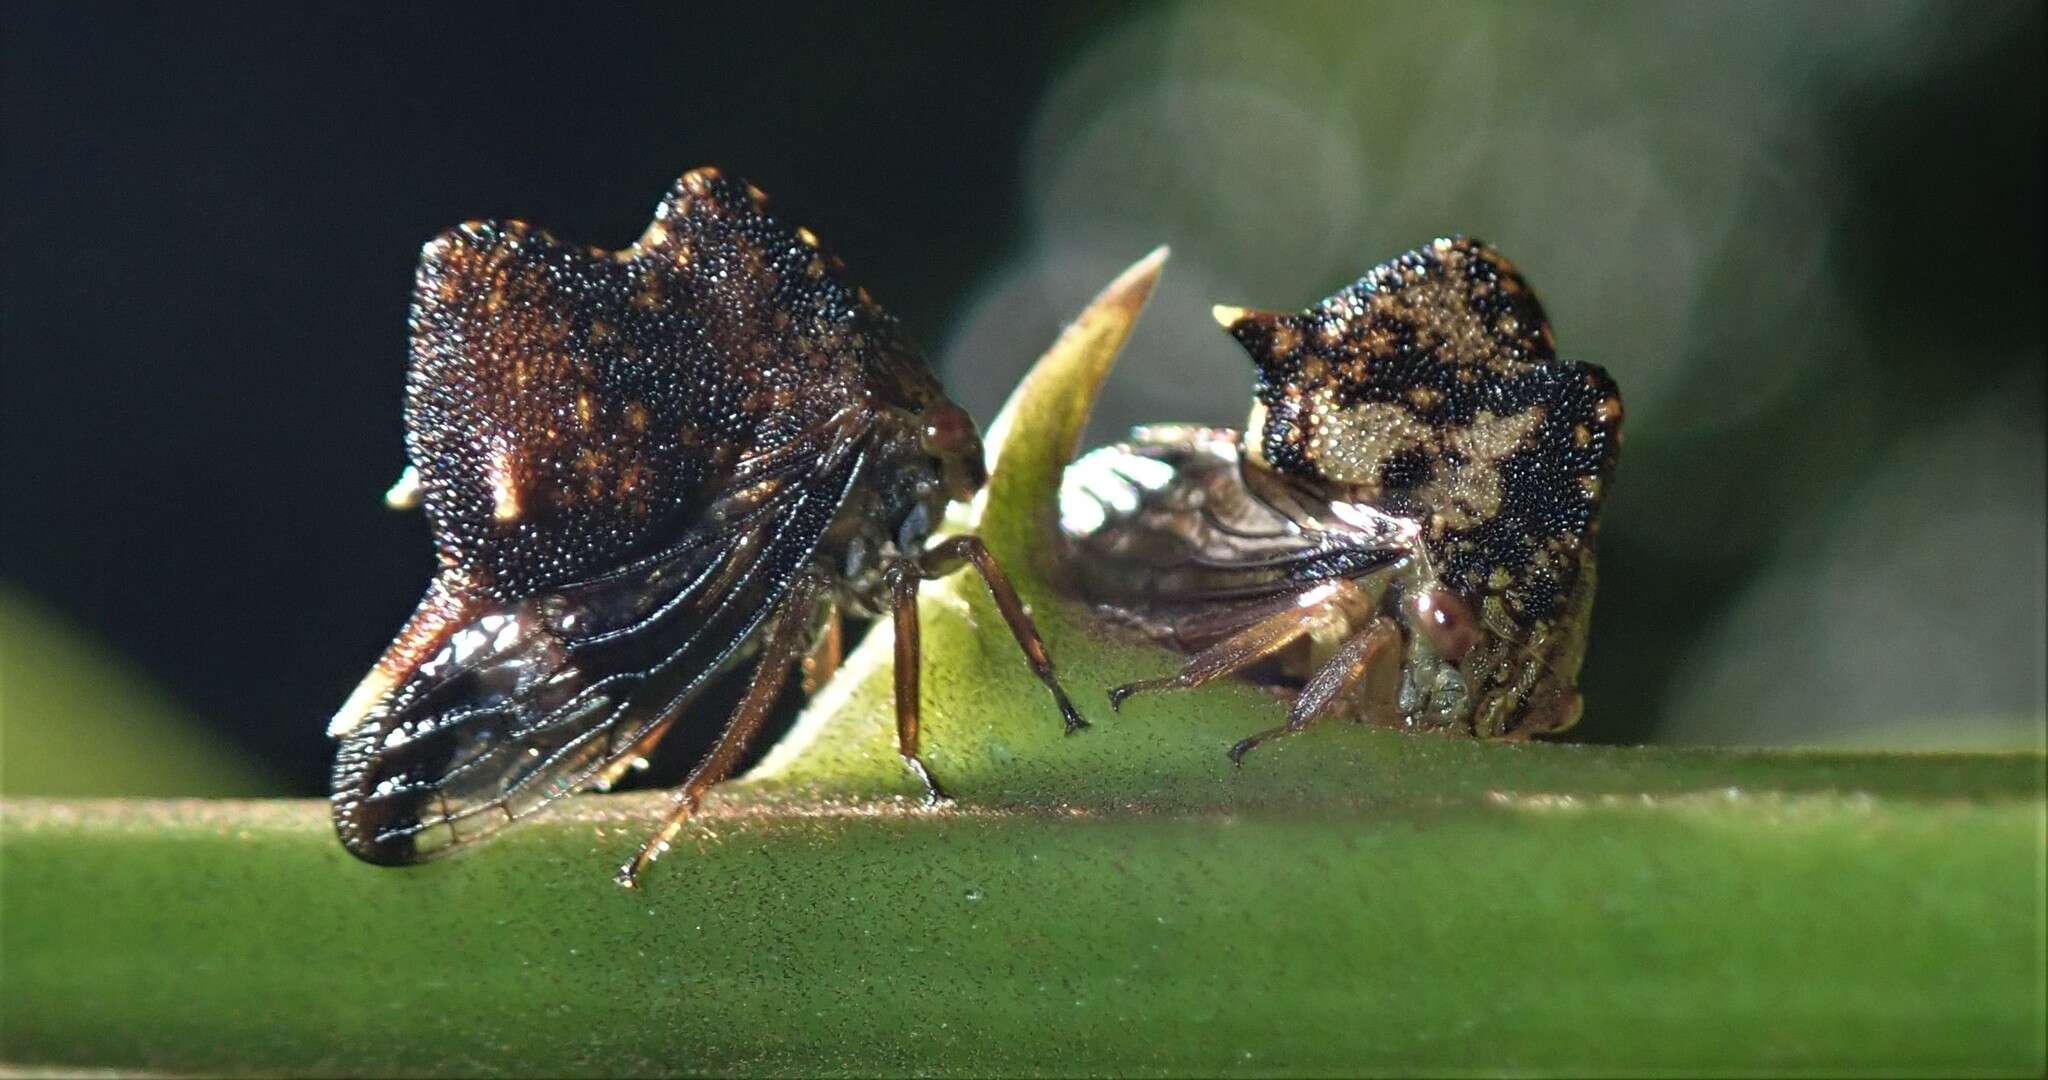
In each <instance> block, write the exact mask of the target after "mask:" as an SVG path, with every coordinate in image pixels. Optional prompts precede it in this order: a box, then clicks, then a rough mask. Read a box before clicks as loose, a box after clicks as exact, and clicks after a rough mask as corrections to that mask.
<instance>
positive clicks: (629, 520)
mask: <svg viewBox="0 0 2048 1080" xmlns="http://www.w3.org/2000/svg"><path fill="white" fill-rule="evenodd" d="M765 207H766V199H765V197H764V196H763V195H762V194H761V192H760V191H758V190H756V189H755V188H753V187H751V186H750V185H747V184H745V183H743V182H741V181H739V180H736V179H732V178H729V177H725V176H722V175H720V174H719V173H717V172H716V171H714V170H709V169H700V170H697V171H695V172H692V173H689V174H687V175H685V176H684V177H683V178H682V179H681V180H679V181H678V182H677V183H676V185H675V187H674V188H673V189H672V190H671V191H670V192H669V194H668V195H667V197H665V198H664V199H663V200H662V201H661V203H660V205H659V206H657V207H656V209H655V214H654V221H653V222H652V223H651V224H650V225H649V226H648V227H647V230H646V232H645V233H644V234H643V235H642V236H641V237H640V239H639V241H638V242H637V243H635V244H633V245H632V246H630V247H627V248H625V249H623V250H620V251H616V252H613V251H605V250H601V249H597V248H590V247H582V246H577V245H572V244H567V243H563V242H562V241H559V240H557V239H555V238H554V237H552V236H550V235H549V234H548V233H546V232H544V231H542V230H539V229H535V228H532V227H530V226H527V225H525V224H522V223H519V222H501V223H492V222H473V223H471V224H468V225H464V226H462V227H460V228H457V229H453V230H450V231H449V232H447V233H445V234H443V235H442V236H440V237H438V238H437V239H435V240H433V241H432V242H430V243H428V244H427V245H426V247H425V249H424V250H423V251H422V252H421V257H420V268H419V276H418V282H417V286H416V289H415V292H414V298H413V311H412V368H411V372H410V374H409V376H408V378H407V380H406V402H405V423H406V445H407V449H408V451H409V452H410V457H411V460H412V467H411V468H410V469H408V470H407V473H406V478H405V480H403V481H401V485H400V487H399V488H396V489H394V491H393V496H392V498H393V501H394V502H396V503H401V504H404V503H411V502H415V501H416V502H418V503H420V504H422V505H423V506H424V507H425V510H426V514H427V519H428V521H429V523H430V524H431V525H432V527H433V532H434V539H435V545H436V548H437V549H438V553H439V559H440V569H439V572H438V573H437V574H436V575H435V577H434V579H433V581H432V583H431V584H430V585H429V587H428V589H427V593H426V597H425V598H424V599H423V600H422V601H421V603H420V606H419V609H418V611H417V612H415V614H414V615H413V617H412V619H411V621H410V622H408V623H407V624H406V626H405V628H404V629H403V630H401V631H400V632H399V635H398V637H397V639H396V640H395V641H393V642H392V644H391V646H390V647H389V649H387V650H386V652H385V653H384V656H383V658H382V659H381V660H380V661H378V663H377V666H376V667H375V668H374V669H373V670H372V671H371V672H370V674H369V675H368V676H367V677H366V678H365V679H364V680H363V682H362V684H361V685H360V686H359V687H358V688H357V690H356V692H355V694H354V695H352V696H351V697H350V698H349V700H348V702H347V703H346V704H344V705H343V706H342V708H341V710H340V711H339V712H338V713H337V714H336V715H335V717H334V720H333V723H332V724H331V725H330V727H329V732H330V734H332V735H334V736H335V737H336V738H338V739H339V740H340V749H339V752H338V754H337V756H336V761H335V768H334V787H333V807H334V821H335V827H336V830H337V832H338V833H339V834H340V836H341V839H342V842H343V843H344V844H345V845H346V846H347V847H348V849H349V850H350V851H351V852H353V853H355V854H356V855H358V856H360V857H362V858H364V859H367V860H369V861H372V862H379V863H408V862H415V861H418V860H421V859H424V858H428V857H430V856H433V855H435V854H438V853H440V852H443V851H446V850H448V849H450V848H452V847H455V846H456V845H458V844H462V843H466V842H468V841H471V840H474V839H477V838H479V837H482V836H485V835H488V834H490V833H492V832H495V831H497V830H498V829H499V828H502V827H503V826H504V825H506V824H508V823H510V822H512V821H514V820H516V819H518V818H520V817H521V816H523V815H525V814H528V813H531V812H533V811H535V810H537V809H539V808H541V807H543V806H545V805H547V804H548V803H550V802H551V801H553V800H554V799H556V798H558V797H560V796H562V795H564V794H567V793H569V792H571V791H575V790H578V789H581V788H585V787H604V786H607V785H609V784H610V783H611V782H612V781H613V780H615V779H617V778H618V776H619V775H621V774H622V773H623V772H624V771H625V770H626V769H627V768H628V767H629V766H630V765H632V764H633V763H634V762H635V761H637V760H639V758H640V756H641V755H642V754H644V753H645V752H646V751H647V750H648V749H649V748H650V747H651V746H652V745H653V744H654V742H655V741H656V740H658V739H660V738H661V736H662V735H663V734H664V733H665V732H666V731H667V730H668V728H669V726H670V725H671V724H674V723H676V722H678V720H679V719H681V718H683V717H684V714H685V713H686V712H687V711H688V709H689V707H690V704H691V703H692V702H693V701H694V700H696V699H697V697H698V694H699V692H700V691H701V690H702V689H703V688H704V686H705V684H706V683H707V682H708V681H709V680H710V679H711V678H713V677H714V676H715V675H717V674H718V673H719V672H721V671H725V670H727V669H730V668H733V667H735V666H738V665H740V664H741V663H742V662H744V661H746V660H747V659H749V658H753V657H758V662H757V663H756V664H755V666H754V670H753V673H752V675H751V677H750V682H749V685H748V690H747V692H746V694H745V697H744V698H743V700H742V702H741V704H740V706H739V708H738V710H737V711H736V712H735V713H734V714H733V716H732V717H731V718H730V720H729V721H727V722H726V724H725V729H724V734H723V735H722V736H721V738H720V740H719V742H718V744H717V746H716V747H715V748H714V749H713V750H712V752H711V754H710V756H709V757H708V758H706V759H705V760H704V761H703V762H702V763H700V764H699V765H698V767H697V769H696V770H695V771H694V772H693V773H692V774H691V776H690V778H689V780H688V781H687V782H686V783H685V784H684V785H683V787H681V788H680V789H678V791H677V792H676V808H675V811H674V813H672V814H671V815H670V816H669V818H668V819H667V820H666V821H665V822H664V824H663V825H662V827H661V828H660V830H658V831H657V832H656V833H655V835H654V836H653V838H651V839H650V840H649V841H648V842H647V844H646V845H645V846H643V847H642V849H641V850H640V853H639V854H638V855H637V856H636V857H635V858H634V859H633V861H631V862H629V863H628V864H627V865H626V867H625V868H624V869H623V870H622V871H621V874H620V880H621V881H622V882H623V883H626V884H631V883H632V881H633V878H634V875H635V874H636V873H637V872H638V871H639V869H641V868H642V867H643V866H645V864H646V863H647V862H648V861H649V860H651V859H652V858H653V857H654V856H655V855H656V854H658V853H659V852H660V851H662V850H663V849H665V848H666V846H667V844H668V841H669V840H670V839H671V838H672V837H673V836H674V835H675V833H676V831H677V830H678V828H680V826H681V824H682V822H683V820H684V818H685V817H686V816H687V815H688V814H689V812H690V811H691V810H692V809H694V808H695V806H696V805H697V802H698V799H699V798H700V796H701V795H702V794H703V792H704V791H705V789H706V788H708V787H709V786H710V785H711V784H712V783H714V782H716V781H717V780H718V779H720V778H721V777H723V776H724V775H725V774H726V773H727V772H728V771H729V770H730V769H731V768H732V767H733V765H734V763H735V762H736V760H737V758H738V756H739V754H740V752H741V749H742V748H743V746H744V744H745V742H746V740H747V738H748V736H749V735H751V734H752V733H753V731H754V730H755V729H756V728H758V727H759V726H760V724H761V722H762V720H763V719H765V717H766V716H767V714H768V710H769V708H770V706H771V705H772V704H773V703H774V700H775V698H776V696H777V694H778V692H779V691H780V690H781V687H782V684H783V681H784V677H785V676H786V675H787V674H788V673H789V672H790V670H791V668H792V667H793V666H794V665H795V664H796V663H797V661H798V660H799V659H800V658H802V657H803V656H804V654H805V653H806V651H807V650H809V649H810V648H811V646H812V644H813V642H814V641H818V642H822V643H824V645H825V646H826V650H825V652H826V655H825V657H824V660H825V662H824V664H823V666H824V667H825V668H829V667H830V666H831V664H833V663H836V662H837V658H836V651H835V646H836V643H837V641H838V634H837V626H838V623H837V619H838V612H839V611H841V610H851V611H853V612H855V613H858V614H865V615H880V614H883V613H888V614H890V615H891V616H892V617H893V618H894V620H895V625H896V630H897V636H896V640H897V652H896V660H897V671H896V685H897V691H898V693H897V734H898V740H899V742H898V748H899V750H900V751H901V752H902V754H903V757H904V760H905V762H906V763H908V765H909V766H910V767H911V769H912V771H913V772H914V773H915V775H916V776H917V777H918V778H919V779H921V780H922V781H923V783H924V787H925V791H926V793H927V795H928V796H929V797H931V798H934V799H936V798H938V797H939V796H938V788H937V786H936V785H935V784H933V783H932V780H931V777H930V775H929V773H928V771H927V770H926V769H925V767H924V765H923V763H922V761H921V760H920V758H919V757H918V708H917V704H918V703H917V692H918V678H917V661H918V656H917V651H918V650H917V641H918V638H917V608H916V599H917V586H918V583H919V582H921V581H923V580H925V579H927V578H929V577H932V576H935V575H939V574H944V573H948V572H950V571H952V570H954V569H957V568H960V567H961V566H963V565H965V564H968V563H972V564H973V565H974V567H975V568H976V569H977V570H978V571H980V573H981V574H982V576H983V578H984V579H985V580H986V581H987V583H988V585H989V587H990V589H991V590H992V591H993V592H994V594H995V597H996V601H997V606H998V608H999V609H1000V610H1001V611H1002V613H1003V615H1004V616H1005V618H1006V620H1007V621H1008V623H1009V626H1010V629H1011V630H1012V632H1013V633H1014V634H1015V635H1016V637H1017V640H1018V642H1019V644H1020V645H1021V646H1022V647H1023V648H1024V651H1025V653H1026V655H1027V657H1028V658H1029V659H1030V661H1031V663H1032V666H1033V668H1034V670H1035V671H1036V672H1037V673H1038V675H1039V677H1040V679H1041V680H1042V681H1043V682H1044V683H1045V685H1046V686H1047V687H1048V688H1049V689H1050V690H1051V692H1052V694H1053V696H1054V699H1055V701H1056V703H1057V704H1058V707H1059V709H1060V711H1061V713H1062V715H1063V716H1064V718H1065V720H1066V724H1067V728H1068V730H1070V731H1071V730H1073V729H1075V728H1077V727H1080V726H1081V719H1080V717H1079V715H1078V714H1077V713H1075V712H1074V710H1073V707H1072V706H1071V705H1070V704H1069V703H1068V702H1067V699H1066V695H1065V694H1064V693H1063V692H1062V691H1061V690H1060V688H1059V685H1058V683H1057V682H1055V681H1054V679H1053V676H1052V666H1051V663H1050V661H1049V660H1048V659H1047V658H1046V654H1045V649H1044V646H1043V643H1042V642H1040V641H1039V639H1038V634H1037V631H1036V630H1035V629H1034V628H1033V626H1032V624H1031V620H1030V618H1029V616H1028V615H1026V614H1025V613H1024V610H1023V606H1022V604H1021V603H1020V602H1019V601H1018V599H1017V596H1016V593H1015V592H1014V591H1013V590H1012V589H1011V588H1010V586H1009V583H1008V582H1007V580H1006V579H1005V578H1004V576H1003V574H1002V571H1001V568H1000V567H999V566H997V565H996V563H995V560H994V559H993V558H992V557H991V556H990V555H989V553H988V551H987V549H986V548H984V547H983V546H982V545H981V543H980V541H979V540H977V539H975V538H974V537H972V536H956V537H952V538H950V539H947V540H945V541H942V542H940V543H937V544H928V543H927V541H928V538H929V535H930V533H931V530H932V527H933V526H934V524H935V523H936V522H937V521H938V520H939V517H940V515H941V514H942V512H943V510H944V508H945V506H946V504H947V503H948V502H949V501H952V500H961V499H967V498H971V497H972V496H973V494H974V493H975V491H976V490H978V489H979V488H980V486H981V484H982V481H983V480H984V479H985V476H984V473H983V465H982V456H981V441H980V438H979V436H978V435H977V434H976V432H975V430H974V425H973V423H972V421H970V420H969V419H968V417H967V415H966V413H964V412H963V411H961V409H960V408H959V407H958V406H957V405H954V404H953V403H952V402H951V401H949V400H947V398H946V396H945V393H944V391H943V390H942V389H941V388H940V386H939V384H938V381H937V380H936V379H935V378H934V377H933V376H932V373H931V371H930V369H929V368H928V367H927V366H926V364H925V361H924V358H923V357H922V356H921V355H920V354H919V353H918V351H917V350H916V349H915V348H914V347H913V346H912V345H910V343H909V342H908V341H907V340H906V339H905V338H904V337H903V335H902V334H901V332H900V331H899V330H898V328H897V324H896V322H895V320H894V319H892V318H890V317H889V316H888V315H887V314H885V313H884V312H883V311H882V310H881V308H879V307H878V306H876V305H875V303H874V302H873V301H872V300H871V299H869V297H868V295H867V293H866V291H865V290H862V289H858V288H855V287H854V286H852V285H850V284H848V283H847V282H846V281H845V278H844V271H845V267H844V266H843V265H841V264H840V262H839V261H838V260H837V259H835V258H833V257H832V256H831V255H830V254H828V253H827V252H826V251H825V250H824V249H823V248H822V246H821V245H820V243H819V241H818V238H817V237H816V236H813V235H812V234H811V232H810V231H809V230H808V229H801V228H791V227H789V226H786V225H784V224H782V223H781V222H779V221H777V220H775V219H774V218H772V217H770V216H769V215H768V213H767V212H766V208H765Z"/></svg>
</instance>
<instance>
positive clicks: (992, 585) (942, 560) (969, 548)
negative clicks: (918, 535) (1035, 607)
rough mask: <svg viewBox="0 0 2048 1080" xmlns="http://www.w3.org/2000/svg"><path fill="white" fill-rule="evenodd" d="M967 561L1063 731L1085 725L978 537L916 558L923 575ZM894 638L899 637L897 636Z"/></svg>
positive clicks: (946, 542) (1042, 641)
mask: <svg viewBox="0 0 2048 1080" xmlns="http://www.w3.org/2000/svg"><path fill="white" fill-rule="evenodd" d="M965 562H971V563H973V564H974V569H975V570H976V571H978V572H979V573H980V574H981V580H982V584H984V585H987V586H988V591H989V595H990V596H992V597H994V598H995V602H996V610H997V611H1000V612H1002V613H1003V621H1004V622H1006V623H1008V624H1010V636H1012V637H1014V638H1016V639H1017V647H1018V648H1020V649H1022V650H1024V658H1025V659H1026V660H1028V661H1030V662H1031V673H1032V674H1034V675H1036V676H1038V681H1039V682H1042V683H1044V684H1045V688H1046V689H1047V690H1049V691H1051V692H1052V700H1053V703H1054V704H1056V705H1058V706H1059V710H1060V716H1061V718H1062V719H1064V720H1065V721H1066V724H1067V734H1069V735H1072V734H1073V733H1074V732H1076V731H1079V730H1081V729H1082V728H1084V727H1087V726H1088V721H1086V720H1083V719H1081V714H1080V713H1079V712H1077V711H1075V709H1074V703H1073V702H1072V701H1069V700H1067V692H1066V691H1065V690H1064V689H1062V688H1061V687H1060V682H1059V679H1058V678H1057V677H1055V676H1054V675H1053V673H1052V657H1051V655H1050V654H1048V653H1047V652H1046V651H1045V639H1044V638H1042V637H1039V636H1038V625H1037V624H1036V623H1033V622H1032V621H1031V613H1030V612H1028V611H1025V610H1024V601H1022V600H1020V599H1018V598H1017V590H1016V589H1015V588H1014V587H1013V586H1011V584H1010V575H1008V574H1005V573H1004V572H1003V567H1002V564H1000V563H998V562H996V557H995V556H994V555H992V554H990V553H989V550H988V545H986V544H984V543H982V542H981V537H979V536H955V537H951V538H949V539H947V540H944V541H942V542H941V543H939V545H938V546H936V547H934V548H931V549H930V550H928V551H926V552H925V553H924V555H923V556H922V557H920V558H919V559H918V563H919V565H920V566H921V567H922V569H923V573H924V576H925V577H928V578H934V577H944V576H945V575H947V574H950V573H952V572H953V571H954V570H956V569H958V568H959V567H960V565H961V564H962V563H965ZM898 640H901V639H900V637H899V639H898Z"/></svg>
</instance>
